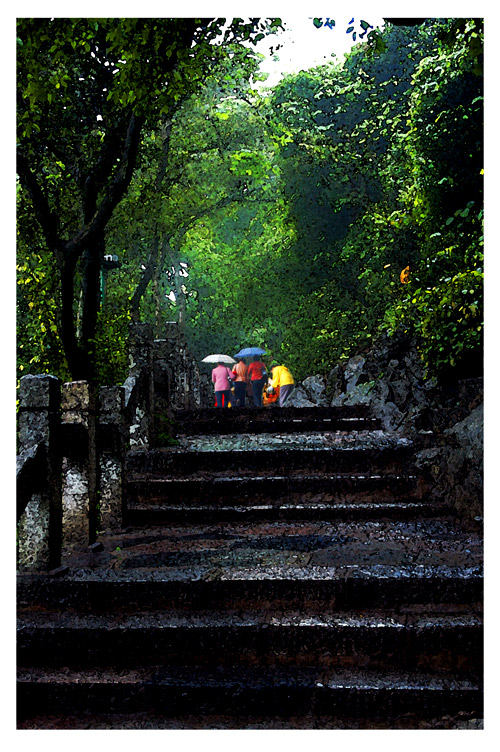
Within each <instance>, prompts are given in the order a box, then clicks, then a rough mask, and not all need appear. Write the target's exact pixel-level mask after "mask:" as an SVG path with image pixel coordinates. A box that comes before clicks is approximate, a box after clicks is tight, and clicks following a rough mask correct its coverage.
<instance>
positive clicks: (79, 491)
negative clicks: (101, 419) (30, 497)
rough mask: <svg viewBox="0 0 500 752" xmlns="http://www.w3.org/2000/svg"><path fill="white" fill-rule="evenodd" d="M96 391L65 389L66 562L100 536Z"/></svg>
mask: <svg viewBox="0 0 500 752" xmlns="http://www.w3.org/2000/svg"><path fill="white" fill-rule="evenodd" d="M96 428H97V413H96V389H95V387H94V386H93V385H92V384H90V383H88V382H87V381H71V382H68V383H66V384H63V387H62V416H61V431H62V454H63V459H62V469H63V490H62V547H63V551H62V561H63V563H64V559H65V557H66V556H68V555H69V554H70V553H71V552H72V551H74V550H77V549H82V548H87V546H88V545H89V544H91V543H94V542H95V540H96V534H97V489H98V461H97V442H96Z"/></svg>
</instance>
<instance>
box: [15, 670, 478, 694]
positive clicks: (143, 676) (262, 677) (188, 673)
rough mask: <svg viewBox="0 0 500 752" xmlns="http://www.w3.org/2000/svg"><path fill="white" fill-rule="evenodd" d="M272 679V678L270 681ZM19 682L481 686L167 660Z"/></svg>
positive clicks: (42, 674)
mask: <svg viewBox="0 0 500 752" xmlns="http://www.w3.org/2000/svg"><path fill="white" fill-rule="evenodd" d="M266 680H267V681H266ZM17 682H18V684H28V685H33V684H44V685H45V684H50V685H51V686H54V685H57V684H62V685H70V684H78V685H80V686H81V685H86V684H88V685H113V684H118V685H122V686H123V685H137V684H143V683H145V682H147V683H148V684H150V685H151V684H152V683H153V684H155V685H157V686H158V685H160V686H171V687H175V686H182V687H200V688H201V689H210V688H224V687H227V688H230V687H233V686H234V687H240V688H245V689H254V688H255V689H257V690H258V689H262V688H264V689H268V688H269V686H270V685H271V686H273V685H274V686H276V688H279V687H282V688H283V687H284V686H287V687H291V688H293V686H298V687H311V688H313V687H315V688H322V689H325V690H328V689H330V690H357V691H363V690H365V691H373V690H379V691H384V690H385V691H391V692H393V691H395V690H397V691H405V690H407V691H412V690H418V691H421V690H422V689H424V690H429V691H443V690H444V691H450V692H453V691H457V690H458V691H479V690H481V685H480V683H479V682H475V681H472V680H470V679H467V678H461V677H460V678H459V677H450V676H449V675H445V676H439V675H437V674H432V673H417V672H411V674H410V675H409V674H408V672H401V673H398V672H387V673H381V672H373V673H372V674H370V672H368V671H360V672H353V671H335V670H331V669H330V670H329V669H327V670H325V669H322V668H319V669H318V668H317V667H311V668H309V669H307V668H302V667H294V668H293V669H290V670H288V671H287V670H283V669H262V670H259V669H250V668H248V669H247V668H245V669H244V670H239V669H231V668H227V669H224V671H218V670H217V669H212V670H210V669H205V668H204V667H196V668H193V669H185V668H181V669H178V670H169V669H168V668H167V667H164V666H163V665H161V664H160V665H158V666H148V667H144V668H137V669H127V668H125V669H121V670H120V669H116V670H115V669H112V668H110V667H107V668H102V669H101V668H100V667H99V668H98V669H85V668H83V669H74V670H73V669H71V668H69V667H64V670H61V669H57V668H54V669H51V668H37V667H29V668H18V672H17Z"/></svg>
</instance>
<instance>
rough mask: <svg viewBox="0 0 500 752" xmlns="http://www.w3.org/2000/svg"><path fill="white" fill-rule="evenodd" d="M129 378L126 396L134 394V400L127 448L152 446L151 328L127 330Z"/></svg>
mask: <svg viewBox="0 0 500 752" xmlns="http://www.w3.org/2000/svg"><path fill="white" fill-rule="evenodd" d="M129 362H130V368H129V377H128V379H127V380H126V382H125V384H124V386H125V388H126V398H125V399H126V403H128V396H129V394H132V393H133V392H135V395H136V398H135V401H134V403H133V405H132V415H129V424H130V446H148V445H149V444H150V442H151V423H152V416H153V415H154V389H153V327H152V326H151V324H143V323H140V324H131V325H130V329H129Z"/></svg>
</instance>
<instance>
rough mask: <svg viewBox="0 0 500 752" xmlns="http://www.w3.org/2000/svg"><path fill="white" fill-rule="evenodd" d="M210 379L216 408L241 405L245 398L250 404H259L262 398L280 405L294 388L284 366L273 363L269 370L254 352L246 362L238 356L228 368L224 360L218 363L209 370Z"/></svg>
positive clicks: (243, 403)
mask: <svg viewBox="0 0 500 752" xmlns="http://www.w3.org/2000/svg"><path fill="white" fill-rule="evenodd" d="M212 381H213V384H214V389H215V400H216V406H217V407H229V405H230V403H231V404H232V405H233V406H234V407H245V406H246V400H247V397H248V398H249V399H251V402H250V405H252V406H254V407H262V404H263V401H264V400H266V402H271V401H277V402H278V404H279V406H280V407H283V405H284V404H285V403H286V402H287V400H288V399H290V396H291V394H292V392H293V390H294V388H295V383H294V380H293V376H292V374H291V373H290V371H289V370H288V368H286V366H280V365H278V364H277V363H275V364H273V365H272V366H271V372H270V373H269V372H268V370H267V368H266V365H265V363H264V362H263V361H262V360H261V359H260V357H259V356H258V355H256V356H254V357H253V358H252V360H251V362H250V364H249V365H247V364H246V363H245V359H244V358H239V359H238V360H237V362H236V364H235V365H234V367H233V369H232V370H231V368H229V366H227V365H226V364H225V363H218V364H217V366H216V368H214V369H213V371H212ZM233 387H234V395H233V393H232V389H233ZM271 395H272V397H271ZM266 398H267V399H266Z"/></svg>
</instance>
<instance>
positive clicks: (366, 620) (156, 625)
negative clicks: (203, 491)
mask: <svg viewBox="0 0 500 752" xmlns="http://www.w3.org/2000/svg"><path fill="white" fill-rule="evenodd" d="M482 626H483V617H482V614H480V613H477V612H474V613H447V614H443V613H440V614H436V613H434V614H433V613H425V614H421V613H420V614H415V613H413V614H412V613H411V612H407V613H405V614H400V613H397V612H396V611H395V612H393V613H392V614H391V612H387V611H384V612H383V613H377V612H373V611H372V612H368V613H362V614H359V613H358V614H356V613H352V612H342V611H340V612H338V613H335V614H330V615H325V613H324V610H322V609H318V610H317V612H316V613H315V612H314V610H313V611H312V612H311V611H310V610H308V611H307V613H306V612H304V613H302V614H282V615H279V616H277V615H276V614H272V613H270V611H269V609H262V610H261V611H258V610H257V609H256V610H251V611H249V612H248V613H244V612H243V611H242V610H238V611H235V612H231V611H221V610H217V611H198V612H197V611H196V610H190V611H189V612H188V613H186V611H181V610H175V609H165V610H160V611H156V610H152V611H151V612H145V611H144V610H143V611H141V612H135V613H133V614H130V613H117V612H116V611H115V612H113V611H111V612H102V611H100V612H99V613H98V614H92V613H86V612H84V611H83V612H64V611H61V610H50V611H45V612H39V611H36V612H34V611H33V610H32V609H30V608H29V607H27V608H26V609H25V610H24V611H23V610H19V611H18V618H17V628H18V630H20V632H19V633H18V634H19V637H22V635H23V632H25V631H26V630H39V629H43V630H45V629H53V628H54V627H55V628H56V629H57V630H60V629H61V630H63V629H64V630H68V629H69V630H82V629H85V630H94V629H106V630H108V629H113V630H118V631H120V630H124V631H125V630H127V631H128V630H131V631H134V630H144V629H147V630H151V631H164V630H165V629H169V630H171V631H178V630H181V629H186V628H187V629H189V630H190V631H193V630H195V629H196V630H206V629H223V628H231V629H234V630H235V629H248V628H255V627H264V628H269V629H282V628H288V627H292V628H295V629H297V628H299V629H302V630H304V631H317V630H318V629H326V630H328V631H331V630H339V629H341V630H353V631H357V630H367V629H369V630H370V632H379V631H381V630H384V631H387V630H389V631H401V630H403V631H407V630H410V631H416V632H430V631H433V630H435V629H443V628H444V629H448V630H449V629H453V630H456V629H461V628H477V629H480V628H482Z"/></svg>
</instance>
